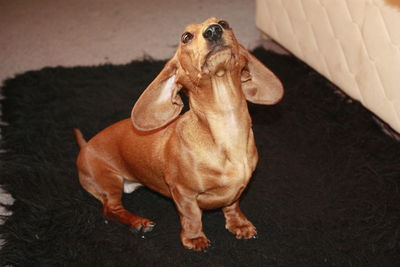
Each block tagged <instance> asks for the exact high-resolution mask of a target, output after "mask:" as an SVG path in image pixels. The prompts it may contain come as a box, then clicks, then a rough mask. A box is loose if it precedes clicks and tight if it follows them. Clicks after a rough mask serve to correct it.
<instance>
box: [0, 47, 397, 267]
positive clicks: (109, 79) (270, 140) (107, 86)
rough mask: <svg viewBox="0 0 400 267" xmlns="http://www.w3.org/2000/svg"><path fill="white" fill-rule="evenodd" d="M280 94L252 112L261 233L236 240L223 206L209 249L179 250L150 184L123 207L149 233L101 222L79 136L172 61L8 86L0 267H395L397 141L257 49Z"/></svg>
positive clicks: (253, 214) (254, 200)
mask: <svg viewBox="0 0 400 267" xmlns="http://www.w3.org/2000/svg"><path fill="white" fill-rule="evenodd" d="M254 53H255V54H256V56H257V57H258V58H260V59H261V60H262V61H263V62H264V63H265V64H266V65H268V66H269V67H270V68H271V69H272V70H273V71H274V72H275V73H276V74H277V76H279V77H280V79H281V80H282V82H283V84H284V87H285V89H286V95H285V98H284V100H283V101H282V102H281V103H279V104H278V105H275V106H259V105H253V104H249V109H250V113H251V116H252V119H253V128H254V132H255V138H256V143H257V147H258V150H259V153H260V161H259V164H258V167H257V170H256V172H255V173H254V175H253V178H252V181H251V183H250V185H249V186H248V188H247V190H246V191H245V194H244V195H243V196H242V202H241V207H242V209H243V211H244V213H245V214H246V215H247V216H248V217H249V218H250V219H251V220H252V222H253V223H254V225H255V226H256V227H257V230H258V233H259V234H258V238H257V239H252V240H236V239H235V238H234V237H233V236H232V235H231V234H230V233H228V232H227V231H226V230H225V228H224V218H223V215H222V213H221V211H219V210H217V211H208V212H205V213H204V216H203V223H204V230H205V233H206V234H207V236H208V238H209V239H210V240H211V241H212V244H211V247H210V249H208V250H207V251H206V252H193V251H189V250H185V249H184V248H183V247H182V245H181V243H180V240H179V233H180V224H179V220H178V214H177V211H176V210H175V207H174V204H173V203H172V201H170V200H169V199H166V198H164V197H161V196H160V195H158V194H157V193H154V192H151V191H149V190H147V189H144V188H143V189H139V190H138V191H136V192H134V193H133V194H129V195H125V196H124V203H125V206H126V207H127V209H128V210H132V211H134V212H135V213H136V214H138V215H140V216H144V217H147V218H150V219H151V220H153V221H155V222H156V223H157V225H156V227H155V229H154V230H153V232H150V233H147V234H146V235H145V236H141V235H138V234H135V233H132V232H130V231H129V230H128V229H127V227H125V226H123V225H120V224H118V223H115V222H113V221H107V220H105V218H104V217H103V216H102V212H101V205H100V203H99V202H98V201H97V200H95V199H94V198H93V197H92V196H90V195H89V194H88V193H86V191H84V190H83V189H82V188H81V187H80V185H79V182H78V178H77V172H76V169H75V163H74V161H75V158H76V156H77V153H78V148H77V146H76V144H75V140H74V137H73V134H72V128H74V127H78V128H80V129H81V130H82V132H83V133H84V135H85V137H86V138H87V139H88V138H90V137H91V136H93V135H94V134H95V133H97V132H98V131H99V130H101V129H103V128H105V127H106V126H108V125H110V124H112V123H113V122H116V121H118V120H120V119H123V118H126V117H128V116H129V115H130V109H131V107H132V105H133V103H134V102H135V101H136V99H137V98H138V96H139V95H140V93H141V92H142V90H143V89H144V88H145V87H146V86H147V85H148V84H149V83H150V81H152V79H154V77H155V76H156V74H157V73H158V72H159V71H160V69H161V68H162V66H163V64H164V62H159V61H151V60H147V61H144V62H132V63H130V64H128V65H122V66H113V65H104V66H98V67H76V68H61V67H59V68H46V69H43V70H40V71H32V72H28V73H25V74H22V75H19V76H17V77H16V78H14V79H11V80H8V81H7V82H6V83H5V85H4V87H3V91H4V94H5V96H6V99H5V100H3V116H4V120H5V121H7V122H8V123H9V126H5V127H3V128H2V133H3V143H2V148H3V149H5V150H7V153H3V154H1V161H2V163H1V169H0V173H1V181H0V184H3V185H4V188H5V189H6V190H8V191H9V192H10V193H11V194H12V195H13V196H14V198H15V199H16V202H15V204H14V205H13V206H12V207H10V209H11V210H12V212H13V215H12V216H11V217H10V218H9V219H8V220H7V222H6V224H5V225H3V226H1V228H0V229H1V231H0V234H2V235H3V238H5V240H6V243H5V245H4V247H3V248H2V250H1V251H0V265H1V266H4V265H7V264H9V265H12V266H378V265H379V266H394V265H396V264H399V263H400V254H398V252H399V248H400V241H399V239H400V205H399V203H400V143H398V142H396V141H395V140H394V139H392V138H390V137H388V136H386V135H385V134H384V133H383V132H382V131H381V129H380V128H379V127H378V126H377V125H376V123H375V122H374V121H373V119H372V116H371V113H370V112H369V111H367V110H366V109H364V108H363V107H362V106H361V105H360V104H359V103H357V102H354V101H351V100H350V99H348V98H346V97H344V96H343V95H340V94H338V93H337V88H336V87H335V86H333V85H332V84H331V83H329V82H328V81H327V80H326V79H324V78H323V77H321V76H320V75H319V74H317V73H316V72H315V71H313V70H312V69H310V68H309V67H308V66H306V65H305V64H303V63H302V62H300V61H298V60H297V59H295V58H294V57H290V56H281V55H276V54H273V53H269V52H266V51H264V50H262V49H257V50H256V51H255V52H254Z"/></svg>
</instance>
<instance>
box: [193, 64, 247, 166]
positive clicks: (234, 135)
mask: <svg viewBox="0 0 400 267" xmlns="http://www.w3.org/2000/svg"><path fill="white" fill-rule="evenodd" d="M189 103H190V112H191V113H192V115H193V116H195V117H196V119H197V121H198V124H199V127H200V128H203V129H205V130H206V131H205V132H209V133H210V135H211V138H212V140H213V142H214V144H215V145H216V146H217V147H220V148H221V149H223V150H224V151H225V153H226V154H227V156H228V158H231V159H233V158H235V157H241V156H242V155H243V153H244V154H246V153H247V149H248V147H247V146H248V138H249V133H250V127H251V119H250V115H249V112H248V109H247V103H246V99H245V97H244V94H243V92H242V89H241V82H240V76H239V73H235V72H234V71H226V72H224V73H223V75H221V76H218V75H212V76H210V78H209V80H208V81H206V86H205V87H204V88H202V87H199V88H196V89H195V90H193V93H191V94H190V96H189Z"/></svg>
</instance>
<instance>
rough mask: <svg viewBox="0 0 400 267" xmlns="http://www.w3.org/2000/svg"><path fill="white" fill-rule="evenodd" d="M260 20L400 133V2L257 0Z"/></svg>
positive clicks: (271, 33)
mask: <svg viewBox="0 0 400 267" xmlns="http://www.w3.org/2000/svg"><path fill="white" fill-rule="evenodd" d="M256 3H257V11H256V24H257V26H258V27H259V28H260V29H261V30H262V31H263V32H265V33H266V34H267V35H269V36H270V37H271V38H272V39H274V40H275V41H277V42H278V43H280V44H281V45H283V46H284V47H285V48H287V49H288V50H290V51H291V52H292V53H293V54H295V55H296V56H297V57H298V58H300V59H301V60H303V61H304V62H306V63H307V64H309V65H310V66H311V67H313V68H314V69H316V70H317V71H318V72H320V73H321V74H322V75H324V76H325V77H326V78H328V79H329V80H330V81H332V82H333V83H335V84H336V85H337V86H338V87H340V88H341V89H342V90H343V91H344V92H346V93H347V94H348V95H349V96H351V97H352V98H354V99H356V100H358V101H360V102H361V103H362V104H363V105H364V106H365V107H367V108H368V109H370V110H371V111H372V112H374V113H375V114H376V115H377V116H378V117H380V118H381V119H383V120H384V121H385V122H387V123H388V124H389V125H390V126H391V127H392V128H393V129H394V130H396V131H397V132H399V133H400V1H399V0H386V1H384V0H257V2H256Z"/></svg>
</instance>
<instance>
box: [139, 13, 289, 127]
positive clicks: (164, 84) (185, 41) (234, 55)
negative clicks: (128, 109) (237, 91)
mask: <svg viewBox="0 0 400 267" xmlns="http://www.w3.org/2000/svg"><path fill="white" fill-rule="evenodd" d="M226 72H230V73H232V74H233V76H234V77H237V79H238V81H237V83H238V84H239V86H241V88H242V91H243V94H244V96H245V98H246V99H247V100H248V101H250V102H253V103H257V104H265V105H271V104H275V103H277V102H278V101H279V100H280V99H281V98H282V96H283V87H282V84H281V83H280V81H279V80H278V78H276V76H275V75H274V74H273V73H272V72H271V71H270V70H269V69H268V68H266V67H265V66H264V65H263V64H262V63H261V62H260V61H258V59H256V58H255V57H254V56H253V55H251V54H250V53H249V52H248V51H247V50H246V49H245V48H244V47H243V46H241V45H240V44H239V43H238V42H237V41H236V38H235V35H234V34H233V31H232V29H231V27H230V25H229V23H228V22H227V21H225V20H220V19H217V18H210V19H207V20H206V21H204V22H203V23H201V24H191V25H188V26H187V27H186V29H185V31H184V33H183V34H182V36H181V40H180V44H179V47H178V50H177V51H176V53H175V55H174V57H173V58H172V59H171V60H170V61H168V63H167V64H166V65H165V67H164V69H163V70H162V71H161V72H160V74H159V75H158V76H157V77H156V79H155V80H154V81H153V82H152V83H151V84H150V85H149V86H148V87H147V88H146V90H145V91H144V92H143V94H142V95H141V96H140V98H139V100H138V101H137V102H136V104H135V106H134V107H133V109H132V114H131V119H132V122H133V125H134V126H135V128H137V129H139V130H142V131H151V130H154V129H158V128H161V127H163V126H165V125H166V124H168V123H169V122H171V121H173V120H174V119H175V118H176V117H177V116H178V115H179V113H180V112H181V110H182V108H183V103H182V100H181V98H180V96H179V94H178V93H179V91H180V90H181V89H182V88H184V89H185V90H186V91H189V92H190V91H191V90H197V89H198V88H204V87H205V86H211V82H210V80H211V79H212V78H213V77H214V76H216V77H219V76H223V75H225V73H226Z"/></svg>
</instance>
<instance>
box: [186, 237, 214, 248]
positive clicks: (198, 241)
mask: <svg viewBox="0 0 400 267" xmlns="http://www.w3.org/2000/svg"><path fill="white" fill-rule="evenodd" d="M182 243H183V246H184V247H185V248H187V249H194V250H196V251H201V250H205V249H207V248H208V245H209V243H210V240H208V238H207V237H205V236H200V237H195V238H184V237H183V238H182Z"/></svg>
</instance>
